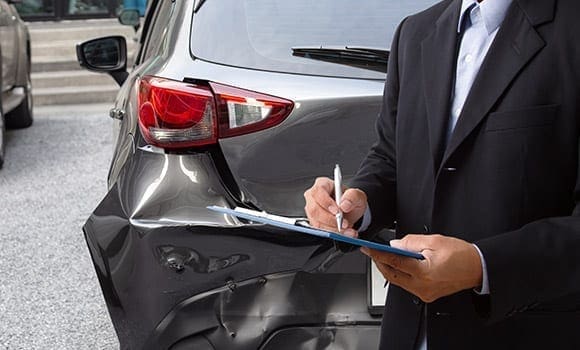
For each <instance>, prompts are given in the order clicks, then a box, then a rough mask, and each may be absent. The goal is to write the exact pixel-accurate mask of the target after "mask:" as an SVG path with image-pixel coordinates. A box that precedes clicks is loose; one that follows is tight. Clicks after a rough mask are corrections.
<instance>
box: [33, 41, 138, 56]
mask: <svg viewBox="0 0 580 350" xmlns="http://www.w3.org/2000/svg"><path fill="white" fill-rule="evenodd" d="M81 42H82V40H81V41H74V40H59V41H52V42H32V47H31V49H32V56H33V57H35V58H38V57H45V56H49V57H59V56H62V57H72V58H75V59H76V57H77V56H76V55H77V53H76V47H77V44H79V43H81ZM136 48H137V43H136V42H135V41H133V40H131V39H130V40H127V52H128V53H129V54H132V53H133V52H135V50H136Z"/></svg>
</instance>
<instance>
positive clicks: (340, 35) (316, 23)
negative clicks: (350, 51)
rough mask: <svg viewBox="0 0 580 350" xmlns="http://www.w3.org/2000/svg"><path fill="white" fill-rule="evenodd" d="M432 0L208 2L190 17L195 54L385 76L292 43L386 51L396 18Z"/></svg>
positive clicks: (252, 64) (279, 68) (281, 68)
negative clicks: (312, 54) (299, 52)
mask: <svg viewBox="0 0 580 350" xmlns="http://www.w3.org/2000/svg"><path fill="white" fill-rule="evenodd" d="M435 2H436V1H435V0H362V1H352V0H316V1H313V0H207V1H206V2H205V3H204V4H203V6H202V7H201V8H200V9H199V11H198V12H197V13H196V14H195V15H194V18H193V30H192V37H191V49H192V52H193V55H194V56H196V57H197V58H200V59H203V60H207V61H211V62H215V63H220V64H226V65H231V66H236V67H245V68H252V69H260V70H267V71H276V72H288V73H298V74H309V75H322V76H336V77H351V78H365V79H384V78H385V75H384V73H381V72H377V71H372V70H368V69H363V68H356V67H351V66H347V65H342V64H336V63H329V62H323V61H318V60H313V59H308V58H303V57H296V56H293V55H292V47H312V46H316V47H319V46H323V47H324V46H330V47H344V46H350V47H369V48H383V49H388V48H389V47H390V44H391V39H392V37H393V34H394V31H395V29H396V27H397V25H398V24H399V22H400V21H401V20H402V19H403V18H404V17H405V16H407V15H409V14H412V13H415V12H418V11H420V10H422V9H425V8H427V7H429V6H431V5H432V4H434V3H435Z"/></svg>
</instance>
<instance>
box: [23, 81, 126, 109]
mask: <svg viewBox="0 0 580 350" xmlns="http://www.w3.org/2000/svg"><path fill="white" fill-rule="evenodd" d="M118 92H119V87H118V86H109V85H103V86H76V87H53V88H34V87H33V88H32V96H33V98H34V105H36V106H46V105H66V104H84V103H113V101H115V97H116V96H117V93H118Z"/></svg>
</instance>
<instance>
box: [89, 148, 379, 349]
mask: <svg viewBox="0 0 580 350" xmlns="http://www.w3.org/2000/svg"><path fill="white" fill-rule="evenodd" d="M219 178H221V177H220V176H218V172H217V169H216V166H215V163H214V160H213V158H212V155H211V153H204V154H195V155H168V154H158V153H155V152H150V151H148V150H137V151H136V154H135V155H134V157H132V160H129V162H128V163H127V164H126V165H125V167H124V168H123V170H122V173H121V176H120V177H119V179H118V181H117V182H116V183H115V185H114V186H113V187H112V188H111V189H110V191H109V192H108V194H107V195H106V197H105V198H104V199H103V201H102V202H101V203H100V205H99V206H98V207H97V209H96V210H95V211H94V213H93V214H92V215H91V217H90V218H89V220H88V221H87V223H86V224H85V226H84V232H85V237H86V240H87V243H88V246H89V249H90V252H91V256H92V258H93V262H94V265H95V269H96V272H97V275H98V278H99V281H100V283H101V288H102V290H103V294H104V297H105V300H106V302H107V306H108V308H109V312H110V315H111V319H112V321H113V324H114V326H115V329H116V331H117V334H118V337H119V341H120V344H121V348H122V349H142V348H145V349H169V348H171V349H190V348H195V349H234V348H235V349H325V348H328V349H330V348H332V349H352V348H376V347H377V343H378V334H379V325H380V319H378V318H376V317H372V316H371V315H370V314H369V312H368V308H367V283H366V260H365V259H364V258H363V257H362V255H361V254H358V253H350V254H343V253H340V252H338V251H337V250H336V249H335V248H334V246H333V243H332V242H331V241H329V240H324V239H320V238H318V237H311V236H306V235H299V234H296V233H292V232H286V231H283V230H279V229H275V228H271V227H267V226H263V225H253V224H247V223H243V222H240V221H239V220H237V219H236V218H233V217H228V216H225V215H221V214H217V213H212V212H209V211H208V210H207V209H205V207H206V206H208V205H225V206H232V205H234V204H235V202H236V199H235V197H234V196H233V195H232V194H231V193H232V192H231V190H229V189H227V188H226V186H225V185H224V184H223V183H222V182H221V181H219V180H218V179H219ZM242 196H243V195H242Z"/></svg>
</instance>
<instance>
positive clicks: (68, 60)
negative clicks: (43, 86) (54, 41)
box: [31, 52, 135, 73]
mask: <svg viewBox="0 0 580 350" xmlns="http://www.w3.org/2000/svg"><path fill="white" fill-rule="evenodd" d="M127 55H128V62H127V67H132V66H133V62H134V58H135V52H129V53H127ZM70 70H84V68H81V66H80V65H79V62H78V61H77V58H76V55H75V56H74V57H63V56H40V57H36V56H34V55H33V56H32V67H31V72H32V73H38V72H57V71H70Z"/></svg>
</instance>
